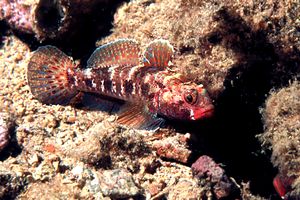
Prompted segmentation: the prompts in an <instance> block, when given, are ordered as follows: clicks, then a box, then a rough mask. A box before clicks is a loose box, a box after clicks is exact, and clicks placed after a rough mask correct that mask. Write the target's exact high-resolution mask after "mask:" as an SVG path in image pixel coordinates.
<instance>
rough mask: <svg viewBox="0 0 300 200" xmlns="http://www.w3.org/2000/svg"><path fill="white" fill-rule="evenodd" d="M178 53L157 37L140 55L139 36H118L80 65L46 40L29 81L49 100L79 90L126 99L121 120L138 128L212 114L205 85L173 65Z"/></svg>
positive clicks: (61, 99)
mask: <svg viewBox="0 0 300 200" xmlns="http://www.w3.org/2000/svg"><path fill="white" fill-rule="evenodd" d="M173 54H174V49H173V47H172V46H171V45H170V43H169V42H168V41H167V40H162V39H158V40H154V41H153V42H151V43H150V44H149V45H148V46H147V47H146V49H145V51H144V54H143V55H141V54H140V48H139V44H138V43H137V42H136V41H135V40H132V39H119V40H116V41H114V42H111V43H108V44H106V45H103V46H101V47H99V48H97V49H96V50H95V51H94V53H93V54H92V55H91V57H90V58H89V60H88V61H87V67H86V68H85V69H81V68H80V67H78V66H77V65H76V64H75V62H74V61H73V59H72V58H71V57H69V56H67V55H66V54H64V53H63V52H62V51H60V50H59V49H58V48H56V47H54V46H43V47H40V48H38V49H37V50H36V51H35V52H34V53H33V55H32V57H31V59H30V62H29V64H28V74H27V75H28V83H29V86H30V88H31V92H32V94H33V95H34V96H35V98H37V99H38V100H40V101H41V102H42V103H46V104H62V105H65V104H68V103H69V102H70V101H71V100H72V99H73V98H74V97H75V96H76V95H77V94H78V93H80V92H84V93H85V92H86V93H96V94H98V95H99V96H101V97H102V98H103V104H106V103H107V102H113V101H114V100H122V101H124V102H125V105H124V107H125V108H124V109H121V111H120V113H119V116H118V122H119V123H120V124H123V125H126V126H130V127H133V128H141V129H150V130H151V129H156V128H158V127H159V126H160V125H161V124H162V123H163V122H164V118H170V119H178V120H198V119H202V118H206V117H209V116H211V115H212V113H213V109H214V107H213V105H212V102H211V99H210V98H209V96H208V93H207V91H206V89H205V88H204V87H203V85H201V84H200V85H198V84H196V83H194V82H191V81H189V80H188V79H187V78H186V77H184V76H183V75H182V74H180V73H178V72H176V71H175V70H174V69H172V68H173V64H172V62H171V59H172V57H173Z"/></svg>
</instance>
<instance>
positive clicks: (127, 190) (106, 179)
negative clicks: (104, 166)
mask: <svg viewBox="0 0 300 200" xmlns="http://www.w3.org/2000/svg"><path fill="white" fill-rule="evenodd" d="M98 179H99V187H100V190H101V192H102V193H103V195H104V196H109V197H111V198H129V197H134V196H136V195H138V194H139V193H140V189H139V188H138V187H137V186H136V184H135V183H134V181H133V178H132V175H131V173H129V172H128V171H127V170H124V169H114V170H105V171H102V172H100V173H99V175H98Z"/></svg>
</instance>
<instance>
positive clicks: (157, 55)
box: [143, 39, 174, 68]
mask: <svg viewBox="0 0 300 200" xmlns="http://www.w3.org/2000/svg"><path fill="white" fill-rule="evenodd" d="M173 54H174V48H173V46H172V45H171V44H170V42H169V41H168V40H163V39H158V40H154V41H153V42H151V43H150V44H149V45H148V46H147V48H146V50H145V52H144V58H143V64H144V66H146V67H147V66H149V67H159V68H168V67H170V61H171V59H172V56H173Z"/></svg>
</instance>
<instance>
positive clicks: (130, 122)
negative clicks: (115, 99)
mask: <svg viewBox="0 0 300 200" xmlns="http://www.w3.org/2000/svg"><path fill="white" fill-rule="evenodd" d="M164 122H165V120H164V119H163V118H160V117H157V116H156V115H155V114H151V113H149V112H147V111H146V109H145V106H142V105H137V104H128V105H126V106H125V108H124V109H122V110H121V111H120V112H119V115H118V120H117V123H119V124H120V125H124V126H128V127H131V128H135V129H143V130H149V131H156V130H157V129H158V128H159V127H160V126H161V125H163V124H164Z"/></svg>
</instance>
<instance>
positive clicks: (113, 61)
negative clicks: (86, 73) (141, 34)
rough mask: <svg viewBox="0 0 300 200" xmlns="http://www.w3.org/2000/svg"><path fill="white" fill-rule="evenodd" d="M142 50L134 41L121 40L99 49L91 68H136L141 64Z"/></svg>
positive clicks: (91, 60)
mask: <svg viewBox="0 0 300 200" xmlns="http://www.w3.org/2000/svg"><path fill="white" fill-rule="evenodd" d="M139 52H140V48H139V45H138V43H137V42H136V41H135V40H133V39H119V40H116V41H114V42H111V43H108V44H105V45H103V46H100V47H98V48H97V49H96V50H95V51H94V52H93V54H92V55H91V57H90V58H89V60H88V61H87V66H88V67H89V68H94V69H96V68H106V67H111V66H120V67H124V66H128V67H132V66H136V65H138V64H139Z"/></svg>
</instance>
